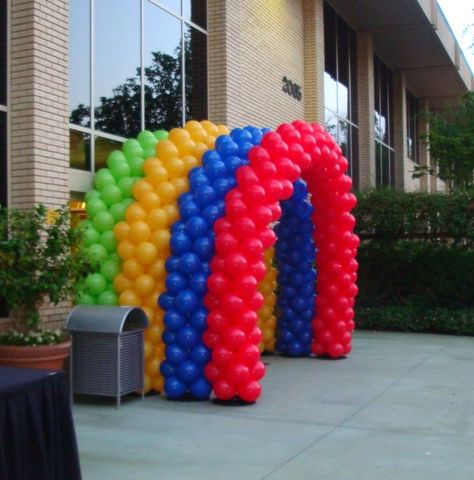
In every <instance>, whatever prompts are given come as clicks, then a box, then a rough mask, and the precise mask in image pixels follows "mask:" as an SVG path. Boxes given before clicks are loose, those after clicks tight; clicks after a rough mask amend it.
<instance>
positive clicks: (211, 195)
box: [194, 185, 216, 207]
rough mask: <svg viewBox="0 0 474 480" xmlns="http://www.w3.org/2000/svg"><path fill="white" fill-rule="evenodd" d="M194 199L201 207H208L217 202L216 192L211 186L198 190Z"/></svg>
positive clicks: (203, 186)
mask: <svg viewBox="0 0 474 480" xmlns="http://www.w3.org/2000/svg"><path fill="white" fill-rule="evenodd" d="M194 199H195V201H196V203H197V204H198V205H199V206H200V207H206V206H207V205H211V204H212V203H213V202H214V201H215V200H216V192H215V190H214V189H213V188H212V187H211V186H209V185H202V186H200V187H198V188H196V190H195V192H194Z"/></svg>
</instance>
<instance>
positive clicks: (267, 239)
mask: <svg viewBox="0 0 474 480" xmlns="http://www.w3.org/2000/svg"><path fill="white" fill-rule="evenodd" d="M258 236H259V238H260V241H261V242H262V245H263V248H264V249H265V250H266V249H267V248H270V247H273V245H275V243H276V240H277V238H276V235H275V232H274V231H273V230H272V229H270V228H265V229H264V230H262V231H260V232H259V234H258Z"/></svg>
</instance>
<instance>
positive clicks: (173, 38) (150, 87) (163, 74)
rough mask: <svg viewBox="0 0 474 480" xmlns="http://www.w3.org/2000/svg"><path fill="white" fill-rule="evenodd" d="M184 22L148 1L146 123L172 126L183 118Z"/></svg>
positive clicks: (146, 24)
mask: <svg viewBox="0 0 474 480" xmlns="http://www.w3.org/2000/svg"><path fill="white" fill-rule="evenodd" d="M181 54H182V48H181V22H180V21H179V20H178V19H176V18H174V17H172V16H171V15H169V14H168V13H166V12H165V11H164V10H162V9H161V8H158V7H156V6H155V5H153V4H152V3H150V2H148V1H147V2H146V3H145V125H146V127H147V128H148V129H151V130H156V129H158V128H164V129H165V130H169V129H171V128H173V127H177V126H180V125H181V124H182V122H183V119H182V103H183V100H182V98H183V94H182V65H181Z"/></svg>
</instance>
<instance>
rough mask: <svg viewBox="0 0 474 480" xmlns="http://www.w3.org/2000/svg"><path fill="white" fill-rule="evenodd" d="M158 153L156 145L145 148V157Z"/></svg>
mask: <svg viewBox="0 0 474 480" xmlns="http://www.w3.org/2000/svg"><path fill="white" fill-rule="evenodd" d="M155 155H156V150H155V147H150V148H145V158H150V157H154V156H155Z"/></svg>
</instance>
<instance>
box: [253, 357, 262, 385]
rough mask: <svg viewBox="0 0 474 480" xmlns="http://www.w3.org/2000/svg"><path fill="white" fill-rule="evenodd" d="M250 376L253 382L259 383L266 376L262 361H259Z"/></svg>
mask: <svg viewBox="0 0 474 480" xmlns="http://www.w3.org/2000/svg"><path fill="white" fill-rule="evenodd" d="M250 376H251V377H252V380H256V381H257V382H258V381H259V380H260V379H262V378H263V377H264V376H265V364H264V363H263V362H261V361H257V362H256V363H255V365H254V367H253V368H252V369H251V371H250Z"/></svg>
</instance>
